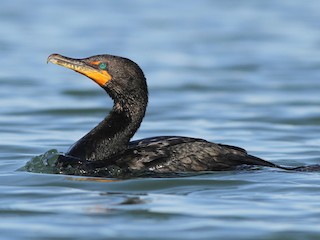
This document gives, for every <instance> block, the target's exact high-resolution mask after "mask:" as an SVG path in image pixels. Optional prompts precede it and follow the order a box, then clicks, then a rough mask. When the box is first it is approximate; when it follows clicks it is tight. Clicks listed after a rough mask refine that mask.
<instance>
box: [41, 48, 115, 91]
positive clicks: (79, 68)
mask: <svg viewBox="0 0 320 240" xmlns="http://www.w3.org/2000/svg"><path fill="white" fill-rule="evenodd" d="M47 62H51V63H53V64H56V65H60V66H63V67H66V68H69V69H72V70H74V71H76V72H79V73H81V74H83V75H85V76H87V77H89V78H91V79H92V80H93V81H95V82H96V83H97V84H99V85H100V86H104V85H106V84H107V83H108V82H109V81H110V80H111V79H112V77H111V76H110V74H109V73H108V71H106V70H102V69H99V68H98V67H97V68H94V67H92V66H90V65H88V64H86V63H85V62H84V61H82V60H81V59H73V58H68V57H64V56H62V55H59V54H51V55H50V56H49V57H48V60H47ZM90 64H92V65H96V66H98V65H99V64H100V62H97V61H95V62H92V63H90Z"/></svg>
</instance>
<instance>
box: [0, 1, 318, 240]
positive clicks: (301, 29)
mask: <svg viewBox="0 0 320 240" xmlns="http://www.w3.org/2000/svg"><path fill="white" fill-rule="evenodd" d="M0 6H1V7H0V54H1V57H0V86H1V87H0V96H1V101H0V132H1V138H0V149H1V151H0V194H1V198H0V216H1V218H0V236H1V237H0V238H1V239H139V240H141V239H320V201H319V200H320V174H319V172H290V171H284V170H277V169H269V168H261V169H257V170H246V171H237V172H236V171H228V172H213V173H207V174H199V175H196V176H188V177H176V178H147V179H144V178H135V179H127V180H120V179H96V178H83V177H77V176H64V175H54V174H48V173H43V174H39V173H30V172H24V171H17V169H19V168H21V167H23V166H24V165H25V164H26V162H27V161H29V160H30V159H31V158H32V157H34V156H37V155H39V154H43V153H45V152H46V151H48V150H49V149H58V150H59V151H61V152H65V151H67V149H68V148H69V146H70V145H71V144H72V143H73V142H74V141H76V140H77V139H79V138H80V137H81V136H83V135H84V134H85V133H86V132H88V131H89V130H90V129H92V128H93V127H94V126H95V125H96V124H97V123H98V122H99V121H100V120H101V119H103V118H104V117H105V116H106V114H107V113H108V111H109V110H110V108H111V107H112V101H111V100H110V99H109V98H108V97H107V96H106V94H105V93H104V91H103V90H102V89H100V88H99V87H98V86H97V85H96V84H95V83H93V82H91V81H90V80H89V79H87V78H85V77H84V76H81V75H79V74H77V73H74V72H72V71H70V70H67V69H64V68H59V67H57V66H54V65H46V59H47V57H48V56H49V55H50V54H51V53H60V54H63V55H66V56H70V57H76V58H82V57H88V56H91V55H95V54H101V53H109V54H114V55H120V56H124V57H127V58H130V59H132V60H134V61H135V62H137V63H138V64H139V65H140V66H141V67H142V69H143V70H144V72H145V75H146V77H147V79H148V85H149V92H150V103H149V106H148V110H147V114H146V117H145V119H144V122H143V123H142V125H141V128H140V130H139V131H138V132H137V134H136V135H135V136H134V139H138V138H143V137H151V136H156V135H184V136H192V137H201V138H205V139H207V140H210V141H215V142H221V143H225V144H230V145H236V146H240V147H244V148H245V149H247V150H248V151H249V153H251V154H253V155H257V156H259V157H262V158H264V159H267V160H269V161H272V162H274V163H277V164H280V165H285V166H300V165H311V164H319V163H320V150H319V145H320V136H319V132H320V108H319V106H320V81H319V77H320V31H319V29H320V15H319V11H320V2H319V1H316V0H310V1H308V2H306V1H302V0H283V1H276V0H269V1H251V0H243V1H235V0H230V1H218V0H217V1H215V0H213V1H208V0H198V1H191V0H185V1H181V0H177V1H168V0H161V1H160V0H159V1H146V0H137V1H129V0H120V1H102V0H90V1H82V0H80V1H79V0H78V1H75V0H70V1H62V0H58V1H39V0H29V1H15V0H13V1H12V0H11V1H9V0H2V1H1V3H0Z"/></svg>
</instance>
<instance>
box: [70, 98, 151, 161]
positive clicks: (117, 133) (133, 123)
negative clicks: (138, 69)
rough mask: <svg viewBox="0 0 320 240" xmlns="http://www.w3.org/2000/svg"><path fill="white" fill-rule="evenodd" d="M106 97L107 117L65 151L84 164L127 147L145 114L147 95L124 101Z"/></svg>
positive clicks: (123, 99) (109, 155)
mask: <svg viewBox="0 0 320 240" xmlns="http://www.w3.org/2000/svg"><path fill="white" fill-rule="evenodd" d="M108 93H109V92H108ZM109 95H110V96H111V97H112V98H113V100H114V106H113V108H112V110H111V112H110V113H109V115H108V116H107V117H106V118H105V119H104V120H103V121H102V122H100V123H99V124H98V125H97V126H96V127H95V128H94V129H92V130H91V131H90V132H89V133H88V134H86V135H85V136H84V137H82V138H81V139H80V140H79V141H77V142H76V143H75V144H74V145H73V146H72V147H71V149H70V150H69V151H68V153H67V154H68V155H71V156H74V157H78V158H80V159H85V160H88V161H98V160H107V159H108V158H110V157H112V156H114V155H116V154H120V153H122V152H123V151H124V150H125V149H126V148H127V146H128V143H129V141H130V139H131V138H132V137H133V135H134V134H135V132H136V131H137V130H138V128H139V127H140V124H141V122H142V119H143V117H144V115H145V111H146V107H147V101H148V98H147V93H145V94H142V96H140V97H137V98H133V99H132V98H129V99H126V98H125V96H122V97H121V96H119V94H117V95H116V96H113V94H112V93H109Z"/></svg>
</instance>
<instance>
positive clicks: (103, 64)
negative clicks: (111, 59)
mask: <svg viewBox="0 0 320 240" xmlns="http://www.w3.org/2000/svg"><path fill="white" fill-rule="evenodd" d="M99 68H100V69H101V70H105V69H106V68H107V64H106V63H100V64H99Z"/></svg>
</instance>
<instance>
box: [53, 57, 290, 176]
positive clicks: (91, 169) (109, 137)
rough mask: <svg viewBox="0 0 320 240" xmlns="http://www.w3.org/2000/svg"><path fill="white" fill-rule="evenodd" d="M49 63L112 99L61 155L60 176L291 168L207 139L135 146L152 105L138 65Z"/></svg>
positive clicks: (97, 60)
mask: <svg viewBox="0 0 320 240" xmlns="http://www.w3.org/2000/svg"><path fill="white" fill-rule="evenodd" d="M48 62H51V63H54V64H57V65H61V66H64V67H66V68H70V69H72V70H74V71H76V72H78V73H81V74H83V75H85V76H87V77H88V78H90V79H92V80H93V81H94V82H96V83H97V84H98V85H100V86H101V87H102V88H103V89H104V90H105V91H106V92H107V93H108V94H109V96H110V97H111V98H112V99H113V101H114V105H113V108H112V110H111V112H110V113H109V115H108V116H107V117H106V118H105V119H104V120H103V121H102V122H100V123H99V124H98V125H97V126H96V127H95V128H93V129H92V130H91V131H90V132H89V133H87V134H86V135H85V136H84V137H82V138H81V139H80V140H78V141H77V142H76V143H75V144H74V145H73V146H72V147H71V148H70V150H69V151H68V152H67V153H66V154H64V155H60V156H59V158H58V160H57V164H56V166H57V167H58V168H59V171H60V173H69V171H68V169H70V168H76V169H77V170H78V171H77V174H81V175H87V176H105V177H108V176H110V175H116V174H115V172H117V173H119V174H120V175H121V174H130V173H135V172H140V173H146V174H148V173H155V174H170V173H185V172H200V171H221V170H234V169H237V168H239V167H241V166H248V165H251V166H252V165H255V166H267V167H277V168H283V169H287V168H285V167H281V166H278V165H276V164H273V163H271V162H268V161H265V160H263V159H260V158H258V157H255V156H252V155H250V154H248V153H247V152H246V150H244V149H242V148H239V147H235V146H229V145H225V144H219V143H212V142H208V141H206V140H204V139H198V138H190V137H180V136H159V137H151V138H146V139H141V140H136V141H131V142H130V139H131V138H132V137H133V135H134V134H135V132H136V131H137V129H138V128H139V126H140V123H141V122H142V119H143V117H144V115H145V111H146V107H147V103H148V88H147V83H146V78H145V76H144V73H143V72H142V70H141V69H140V67H139V66H138V65H137V64H136V63H135V62H133V61H131V60H129V59H127V58H123V57H118V56H112V55H106V54H105V55H97V56H92V57H88V58H83V59H74V58H69V57H64V56H61V55H59V54H52V55H50V56H49V57H48Z"/></svg>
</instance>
